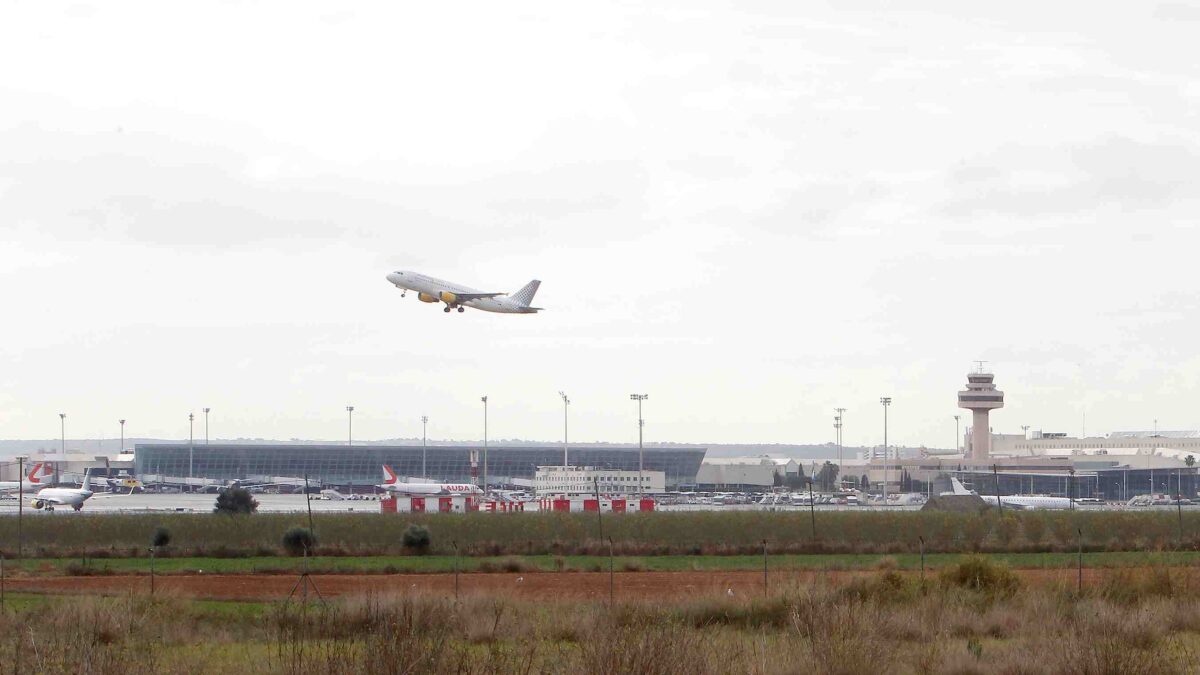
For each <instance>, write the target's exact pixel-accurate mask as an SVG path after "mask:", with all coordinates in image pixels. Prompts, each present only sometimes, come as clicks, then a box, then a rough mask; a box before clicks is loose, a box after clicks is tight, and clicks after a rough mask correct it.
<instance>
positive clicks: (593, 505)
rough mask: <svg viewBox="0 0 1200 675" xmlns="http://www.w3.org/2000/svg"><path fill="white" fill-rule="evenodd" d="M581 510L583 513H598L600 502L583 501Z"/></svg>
mask: <svg viewBox="0 0 1200 675" xmlns="http://www.w3.org/2000/svg"><path fill="white" fill-rule="evenodd" d="M583 510H584V511H599V510H600V500H599V499H585V500H583Z"/></svg>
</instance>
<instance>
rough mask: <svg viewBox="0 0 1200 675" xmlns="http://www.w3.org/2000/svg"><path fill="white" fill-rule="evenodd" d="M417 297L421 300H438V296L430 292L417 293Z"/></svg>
mask: <svg viewBox="0 0 1200 675" xmlns="http://www.w3.org/2000/svg"><path fill="white" fill-rule="evenodd" d="M417 299H418V300H420V301H421V302H437V301H438V299H437V296H435V295H430V294H428V293H417Z"/></svg>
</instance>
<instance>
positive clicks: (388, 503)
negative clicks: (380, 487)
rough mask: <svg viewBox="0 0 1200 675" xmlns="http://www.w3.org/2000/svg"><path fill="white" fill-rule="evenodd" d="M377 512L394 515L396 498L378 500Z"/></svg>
mask: <svg viewBox="0 0 1200 675" xmlns="http://www.w3.org/2000/svg"><path fill="white" fill-rule="evenodd" d="M379 512H380V513H395V512H396V498H395V497H388V498H387V499H380V500H379Z"/></svg>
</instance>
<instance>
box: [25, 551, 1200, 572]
mask: <svg viewBox="0 0 1200 675" xmlns="http://www.w3.org/2000/svg"><path fill="white" fill-rule="evenodd" d="M964 555H965V554H957V553H931V554H928V555H926V556H925V564H926V566H927V567H929V568H931V569H934V568H939V567H944V566H946V565H951V564H956V563H958V562H959V561H960V560H961V559H962V558H963V556H964ZM985 555H986V557H988V558H989V559H992V560H995V561H998V562H1003V563H1005V564H1008V565H1010V566H1011V567H1014V568H1018V569H1030V568H1046V569H1053V568H1068V567H1075V566H1076V564H1077V562H1078V558H1077V556H1076V554H1074V553H993V554H985ZM885 561H886V562H885ZM1083 562H1084V566H1085V567H1089V568H1107V567H1140V566H1146V565H1156V566H1181V565H1195V564H1197V563H1200V552H1196V551H1165V552H1161V553H1142V552H1133V551H1112V552H1097V553H1085V554H1084V556H1083ZM305 564H307V565H308V568H309V571H310V572H314V573H320V574H413V573H417V574H421V573H446V572H452V571H453V570H454V566H455V559H454V557H452V556H437V555H431V556H387V555H381V556H357V557H319V556H318V557H313V558H309V559H308V561H307V563H306V562H305V561H304V560H303V559H300V558H287V557H279V556H273V557H265V556H264V557H253V558H161V559H158V560H156V561H155V562H154V569H155V572H156V573H158V574H195V573H204V574H283V573H287V574H291V573H297V572H299V571H300V569H301V568H302V566H303V565H305ZM613 564H614V567H615V569H616V570H618V571H649V572H679V571H720V570H760V569H762V566H763V557H762V556H761V555H727V556H715V555H697V556H692V555H665V556H616V557H615V558H614V561H613ZM920 564H921V558H920V556H919V555H917V554H906V553H902V554H896V555H881V554H826V555H817V554H776V555H768V557H767V565H768V567H769V568H770V569H772V570H863V569H874V568H877V567H881V566H888V567H891V566H893V565H894V566H895V567H897V568H899V569H908V570H915V569H918V568H919V567H920ZM608 565H609V559H608V557H607V556H581V555H568V556H551V555H531V556H481V557H463V558H459V559H458V568H459V570H460V571H462V572H480V571H483V572H504V571H512V572H516V571H522V572H524V571H543V572H556V571H584V572H587V571H596V572H600V571H607V570H608ZM6 569H7V573H8V574H9V575H26V576H57V575H86V574H148V573H149V571H150V560H149V559H148V558H101V559H86V560H85V559H79V558H34V559H27V560H8V561H6Z"/></svg>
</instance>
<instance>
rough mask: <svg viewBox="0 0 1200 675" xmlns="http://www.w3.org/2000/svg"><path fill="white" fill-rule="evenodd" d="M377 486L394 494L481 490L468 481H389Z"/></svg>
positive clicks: (465, 492) (434, 493)
mask: <svg viewBox="0 0 1200 675" xmlns="http://www.w3.org/2000/svg"><path fill="white" fill-rule="evenodd" d="M379 487H381V488H383V489H385V490H387V491H388V492H389V493H391V494H396V495H414V496H418V497H419V496H426V495H478V494H483V490H480V489H479V486H478V485H471V484H470V483H390V484H386V485H380V486H379Z"/></svg>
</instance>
